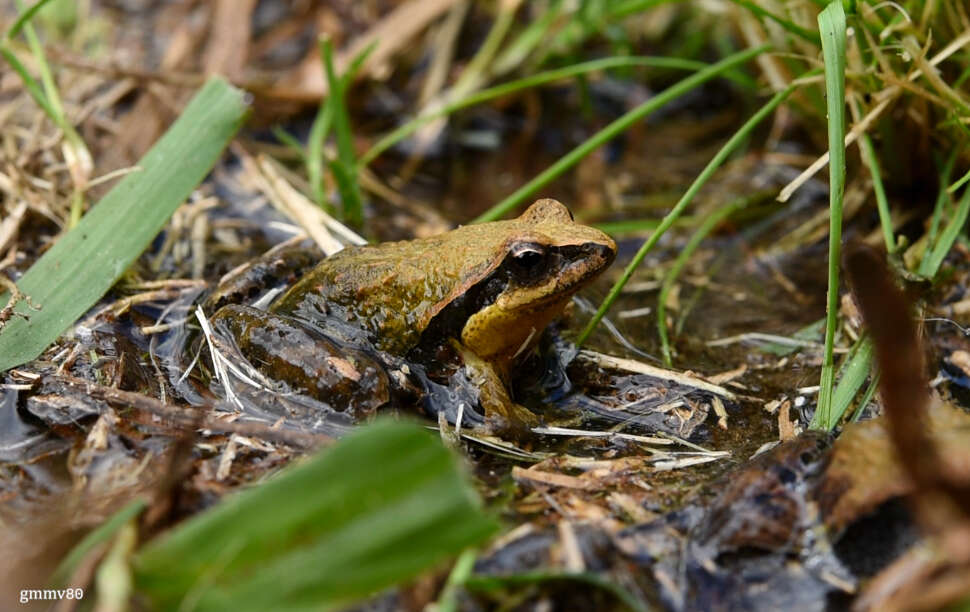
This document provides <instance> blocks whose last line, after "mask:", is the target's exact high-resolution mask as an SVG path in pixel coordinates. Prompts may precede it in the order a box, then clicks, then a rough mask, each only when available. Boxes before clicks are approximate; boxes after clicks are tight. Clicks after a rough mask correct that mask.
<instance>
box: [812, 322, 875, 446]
mask: <svg viewBox="0 0 970 612" xmlns="http://www.w3.org/2000/svg"><path fill="white" fill-rule="evenodd" d="M872 350H873V345H872V340H870V339H869V338H862V339H861V340H859V341H858V342H857V343H856V344H855V346H853V347H852V350H851V351H850V352H849V354H848V356H847V357H846V360H845V363H843V364H842V367H841V368H840V369H839V384H838V385H837V386H836V387H835V391H834V392H833V393H832V410H831V411H830V412H829V415H828V417H829V420H828V421H822V420H821V412H820V411H817V410H816V411H815V415H814V416H813V417H812V422H811V424H810V425H809V427H810V428H812V429H824V430H826V431H831V430H832V429H834V428H835V426H836V425H838V424H839V421H841V420H842V416H843V415H844V414H845V411H846V410H848V409H849V406H850V405H852V400H853V399H854V398H855V396H856V395H857V394H858V393H859V389H861V388H862V385H863V384H865V382H866V378H867V377H868V376H869V372H870V371H871V369H872Z"/></svg>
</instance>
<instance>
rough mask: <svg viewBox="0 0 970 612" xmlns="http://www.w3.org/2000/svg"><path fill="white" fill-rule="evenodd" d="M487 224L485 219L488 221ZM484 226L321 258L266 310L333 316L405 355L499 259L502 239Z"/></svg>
mask: <svg viewBox="0 0 970 612" xmlns="http://www.w3.org/2000/svg"><path fill="white" fill-rule="evenodd" d="M490 225H491V224H490ZM488 230H489V228H488V226H487V225H477V226H466V227H462V228H459V229H457V230H454V231H452V232H448V233H446V234H442V235H440V236H434V237H430V238H422V239H418V240H410V241H403V242H388V243H382V244H379V245H369V246H360V247H348V248H346V249H344V250H342V251H340V252H339V253H336V254H334V255H332V256H331V257H328V258H327V259H325V260H323V261H322V262H320V264H318V265H317V267H316V268H314V269H313V270H312V271H311V272H310V273H308V274H307V275H306V276H304V277H303V278H302V279H301V280H300V281H299V282H297V283H296V284H295V285H293V287H291V288H290V289H289V290H288V291H287V292H286V293H284V294H283V295H282V296H281V297H280V298H279V299H277V300H276V302H275V303H274V304H273V306H272V307H271V310H273V311H274V312H278V313H281V314H291V315H294V316H296V317H299V318H301V319H304V320H308V321H311V322H322V321H324V320H325V319H326V318H327V317H334V318H337V319H340V320H344V321H347V322H350V323H352V324H354V325H356V326H358V327H360V328H361V329H364V330H365V331H367V332H368V333H369V334H370V336H371V339H372V341H373V342H374V344H375V345H376V346H378V347H379V348H381V349H383V350H386V351H389V352H392V353H398V354H403V353H404V352H406V351H407V350H408V349H410V348H411V347H413V346H415V345H416V344H417V343H418V341H419V339H420V337H421V333H422V332H423V331H424V329H425V328H426V327H427V325H428V323H429V322H430V320H431V319H432V318H433V317H434V316H435V315H436V314H437V313H438V312H439V311H440V310H441V309H442V308H443V307H444V306H445V305H447V304H448V303H449V302H451V301H452V300H453V299H454V298H455V297H456V296H458V295H461V294H462V293H463V292H464V291H467V289H468V288H469V287H470V286H472V285H474V284H475V283H477V282H478V281H479V280H481V279H482V278H484V277H485V276H486V275H487V274H488V273H489V272H490V271H491V270H492V269H493V268H494V267H495V266H496V265H497V263H498V262H496V261H495V256H494V254H495V253H496V252H497V247H499V246H500V243H501V242H502V241H504V239H505V237H504V236H502V235H501V234H500V233H496V232H495V231H494V228H492V229H491V230H490V231H488Z"/></svg>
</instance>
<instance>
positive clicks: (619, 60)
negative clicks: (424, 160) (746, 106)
mask: <svg viewBox="0 0 970 612" xmlns="http://www.w3.org/2000/svg"><path fill="white" fill-rule="evenodd" d="M626 66H645V67H650V68H672V69H676V70H703V69H704V68H706V67H708V66H709V64H705V63H704V62H697V61H693V60H685V59H679V58H675V57H607V58H603V59H598V60H593V61H589V62H583V63H581V64H574V65H572V66H566V67H565V68H556V69H555V70H548V71H546V72H540V73H538V74H534V75H532V76H529V77H526V78H523V79H518V80H515V81H510V82H508V83H503V84H501V85H496V86H495V87H490V88H488V89H483V90H482V91H479V92H478V93H474V94H471V95H469V96H468V97H466V98H462V99H461V100H455V101H454V102H450V103H448V104H445V105H444V106H442V107H441V108H438V109H435V110H434V111H432V112H429V113H427V114H423V115H421V116H419V117H415V118H414V119H412V120H410V121H408V122H407V123H405V124H403V125H401V126H400V127H398V128H397V129H395V130H393V131H391V132H390V133H389V134H387V135H386V136H384V137H383V138H381V139H380V140H378V141H377V142H376V143H374V145H373V146H372V147H371V148H370V149H369V150H367V152H365V153H364V154H363V155H362V156H361V157H360V161H359V162H358V164H359V165H360V166H361V167H363V166H367V165H369V164H370V163H371V162H373V161H374V160H375V159H377V158H378V157H379V156H380V155H381V154H382V153H384V152H385V151H387V150H388V149H390V148H391V147H393V146H394V145H396V144H397V143H399V142H401V141H402V140H404V139H405V138H407V137H409V136H410V135H411V134H414V133H415V132H417V131H418V130H420V129H421V128H422V127H424V126H425V125H427V124H429V123H431V122H432V121H434V120H435V119H438V118H440V117H444V116H446V115H450V114H451V113H454V112H455V111H459V110H461V109H463V108H468V107H470V106H475V105H477V104H482V103H484V102H488V101H489V100H494V99H496V98H501V97H503V96H507V95H510V94H513V93H515V92H518V91H521V90H523V89H528V88H530V87H537V86H539V85H544V84H546V83H551V82H554V81H560V80H562V79H568V78H572V77H574V76H576V75H579V74H585V73H587V72H595V71H597V70H608V69H610V68H620V67H626Z"/></svg>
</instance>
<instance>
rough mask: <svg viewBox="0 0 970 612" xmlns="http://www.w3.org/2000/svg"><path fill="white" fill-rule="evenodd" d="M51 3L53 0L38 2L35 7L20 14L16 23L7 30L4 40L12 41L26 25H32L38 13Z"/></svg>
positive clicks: (38, 0)
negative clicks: (31, 22)
mask: <svg viewBox="0 0 970 612" xmlns="http://www.w3.org/2000/svg"><path fill="white" fill-rule="evenodd" d="M50 1H51V0H37V2H36V3H34V4H33V6H31V7H30V8H29V9H27V10H26V11H23V12H22V13H20V15H19V16H18V17H17V20H16V21H14V22H13V24H11V26H10V27H9V28H8V29H7V33H6V34H5V35H4V38H6V39H7V40H10V39H11V38H13V37H15V36H16V35H17V34H19V33H20V30H22V29H23V27H24V26H25V25H26V24H28V23H30V21H31V20H32V19H33V18H34V15H36V14H37V12H38V11H39V10H40V9H42V8H44V5H45V4H47V3H49V2H50Z"/></svg>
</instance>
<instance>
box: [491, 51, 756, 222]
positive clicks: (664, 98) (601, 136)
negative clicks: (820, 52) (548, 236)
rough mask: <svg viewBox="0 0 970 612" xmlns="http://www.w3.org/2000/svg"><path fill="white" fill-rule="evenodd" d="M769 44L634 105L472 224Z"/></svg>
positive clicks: (496, 215) (507, 209) (509, 204)
mask: <svg viewBox="0 0 970 612" xmlns="http://www.w3.org/2000/svg"><path fill="white" fill-rule="evenodd" d="M770 48H771V46H770V45H761V46H760V47H755V48H753V49H745V50H744V51H741V52H738V53H735V54H734V55H731V56H728V57H726V58H724V59H723V60H721V61H719V62H717V63H716V64H712V65H710V66H708V67H707V68H704V69H703V70H700V71H698V72H697V73H695V74H692V75H691V76H689V77H687V78H686V79H684V80H682V81H680V82H678V83H676V84H675V85H672V86H670V87H668V88H667V89H665V90H663V91H662V92H661V93H659V94H657V95H656V96H654V97H652V98H650V99H649V100H647V101H646V102H644V103H643V104H641V105H639V106H637V107H636V108H634V109H632V110H630V111H628V112H627V113H626V114H624V115H623V116H622V117H619V118H618V119H616V120H614V121H613V122H612V123H610V124H609V125H607V126H606V127H604V128H603V129H602V130H600V131H599V132H596V133H595V134H593V135H592V136H591V137H589V138H588V139H586V141H585V142H583V143H582V144H580V145H579V146H577V147H576V148H575V149H573V150H572V151H570V152H569V153H567V154H566V155H564V156H563V157H561V158H560V159H559V160H558V161H556V163H554V164H553V165H551V166H549V167H548V168H546V169H545V170H544V171H542V172H540V173H539V175H538V176H536V177H535V178H534V179H532V180H531V181H529V182H528V183H526V184H525V185H523V186H521V187H519V188H518V189H516V190H515V192H514V193H512V194H511V195H509V196H508V197H506V198H505V199H504V200H502V201H501V202H499V203H498V204H496V205H495V206H493V207H492V208H490V209H488V210H487V211H485V212H484V213H482V214H481V215H479V216H478V217H477V218H476V219H475V220H474V221H473V223H481V222H485V221H494V220H496V219H499V218H500V217H502V216H503V215H505V214H507V213H508V212H510V211H512V210H513V209H514V208H515V207H516V206H518V205H519V204H521V203H522V202H523V201H524V200H525V199H526V198H528V197H529V196H531V195H532V194H534V193H535V192H536V191H538V190H539V189H542V188H543V187H545V186H546V185H547V184H548V183H550V182H552V181H553V180H555V179H556V178H558V177H559V176H560V175H561V174H563V173H564V172H566V171H567V170H569V169H570V168H572V167H573V166H574V165H576V164H577V163H579V161H580V160H581V159H583V158H584V157H586V156H587V155H589V154H590V153H592V152H593V151H595V150H596V149H598V148H599V147H601V146H602V145H604V144H606V143H607V142H609V141H610V140H612V139H613V138H615V137H616V136H617V135H619V134H621V133H622V132H625V131H626V130H627V129H629V128H630V127H631V126H632V125H633V124H635V123H636V122H638V121H640V120H641V119H643V118H644V117H646V116H647V115H649V114H650V113H652V112H654V111H655V110H657V109H658V108H661V107H663V106H664V105H665V104H667V103H668V102H670V101H671V100H674V99H676V98H678V97H680V96H682V95H684V94H685V93H687V92H688V91H690V90H692V89H694V88H695V87H697V86H698V85H701V84H702V83H705V82H706V81H709V80H711V79H713V78H714V77H717V76H720V75H722V74H723V73H724V72H725V71H727V70H730V69H731V68H733V67H734V66H737V65H739V64H742V63H744V62H746V61H748V60H749V59H751V58H753V57H757V56H758V55H761V54H762V53H764V52H765V51H767V50H768V49H770Z"/></svg>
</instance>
